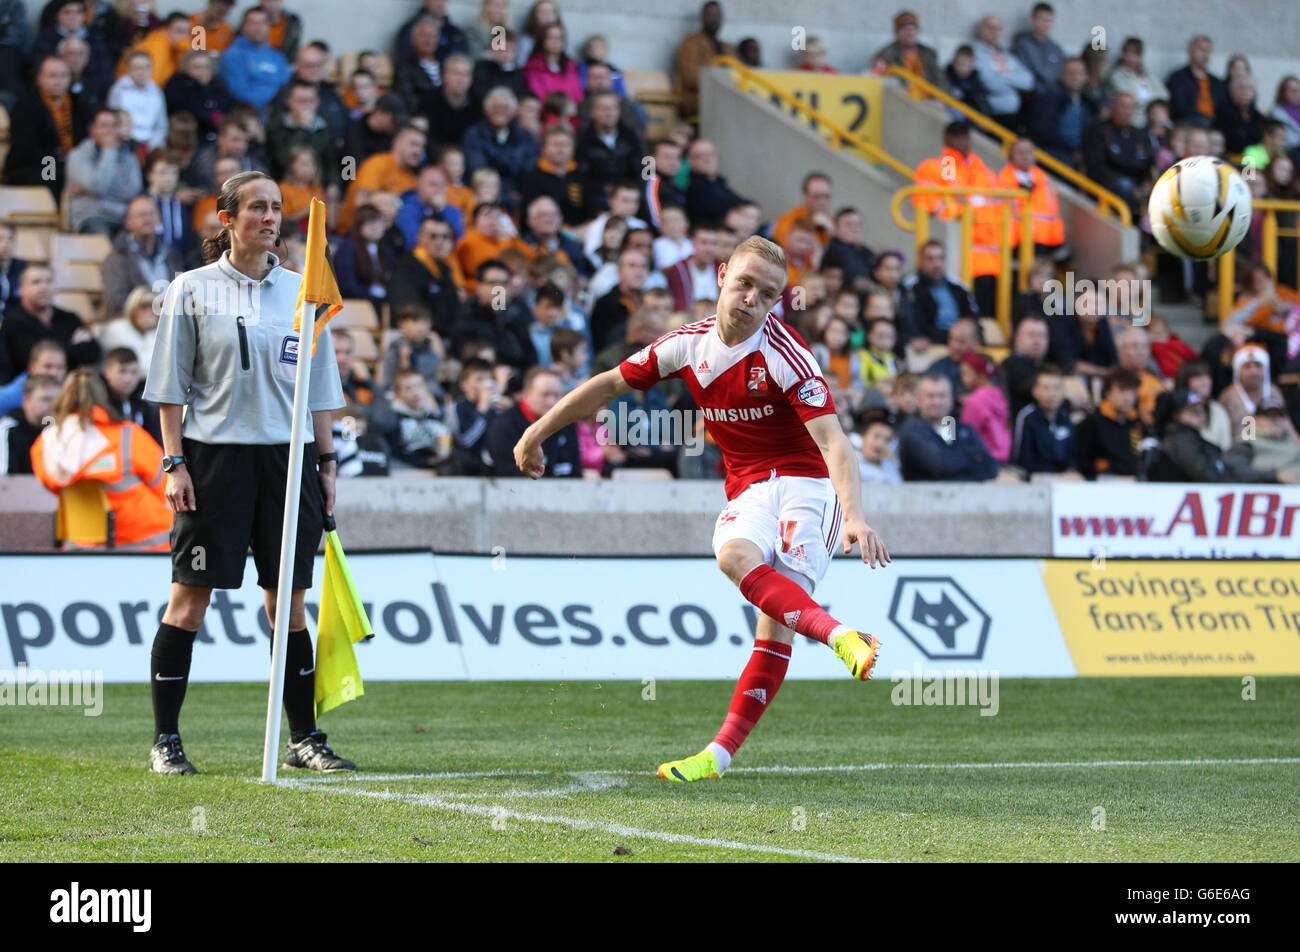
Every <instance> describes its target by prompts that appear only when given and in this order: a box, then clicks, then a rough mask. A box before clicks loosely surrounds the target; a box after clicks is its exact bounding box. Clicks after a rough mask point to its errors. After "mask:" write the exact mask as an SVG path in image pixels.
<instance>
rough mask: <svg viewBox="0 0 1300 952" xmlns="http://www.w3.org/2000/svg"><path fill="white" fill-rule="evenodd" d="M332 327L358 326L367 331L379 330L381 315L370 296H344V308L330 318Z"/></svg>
mask: <svg viewBox="0 0 1300 952" xmlns="http://www.w3.org/2000/svg"><path fill="white" fill-rule="evenodd" d="M330 326H331V327H349V328H351V327H358V328H362V329H364V330H367V331H377V330H379V315H378V314H376V313H375V306H374V305H373V304H371V303H370V300H369V299H368V298H344V299H343V310H341V311H339V312H338V313H337V314H335V315H334V317H333V318H332V319H331V320H330Z"/></svg>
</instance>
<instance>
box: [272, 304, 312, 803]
mask: <svg viewBox="0 0 1300 952" xmlns="http://www.w3.org/2000/svg"><path fill="white" fill-rule="evenodd" d="M299 316H300V318H301V326H302V331H301V333H299V335H298V371H297V378H296V380H295V382H294V387H293V425H292V426H291V427H290V429H289V479H288V483H287V485H286V486H285V490H284V527H283V530H282V535H281V539H280V579H279V584H278V585H277V586H276V594H275V631H274V633H273V635H272V641H271V689H270V693H269V696H268V698H267V701H266V742H265V745H264V746H263V748H262V782H263V783H275V775H276V769H277V765H278V763H279V759H280V758H279V756H278V755H279V750H280V705H281V704H282V703H283V701H284V665H285V655H286V654H287V652H288V643H289V611H290V608H291V607H292V605H293V563H294V553H295V552H296V551H297V543H298V500H299V499H300V498H301V496H302V457H303V432H302V430H303V426H304V422H303V421H304V420H305V418H306V416H307V413H306V410H307V388H308V386H309V385H310V383H311V350H312V338H313V337H314V336H315V331H316V305H315V304H313V303H312V302H311V301H304V302H303V304H302V308H301V310H300V311H299Z"/></svg>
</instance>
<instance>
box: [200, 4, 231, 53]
mask: <svg viewBox="0 0 1300 952" xmlns="http://www.w3.org/2000/svg"><path fill="white" fill-rule="evenodd" d="M234 5H235V0H208V5H207V6H206V7H204V8H203V9H202V10H200V11H199V12H198V13H195V14H193V15H192V16H191V17H190V29H191V31H193V30H194V28H195V27H198V28H199V29H201V30H202V32H201V33H192V35H193V36H194V38H195V39H202V41H203V43H202V46H201V47H200V49H204V50H207V51H208V52H209V53H218V54H220V53H224V52H225V51H226V47H227V46H229V45H230V44H231V43H233V42H234V41H235V28H234V27H232V26H231V25H230V24H229V23H227V22H226V17H228V16H229V15H230V8H231V7H233V6H234Z"/></svg>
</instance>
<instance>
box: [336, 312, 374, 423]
mask: <svg viewBox="0 0 1300 952" xmlns="http://www.w3.org/2000/svg"><path fill="white" fill-rule="evenodd" d="M360 333H362V334H364V333H365V331H361V332H360ZM330 336H331V337H332V338H333V341H334V361H335V363H337V364H338V368H339V381H340V382H341V383H342V384H343V399H344V400H346V401H347V402H348V404H349V405H352V406H362V407H368V406H370V404H371V403H373V402H374V398H375V390H374V387H373V386H372V385H371V381H370V373H369V371H367V370H366V365H365V364H363V363H362V362H361V361H359V360H356V359H354V358H353V355H354V354H355V353H356V344H355V343H354V342H353V340H352V332H351V331H350V330H348V329H347V328H346V327H338V328H334V331H333V333H332V334H331V335H330Z"/></svg>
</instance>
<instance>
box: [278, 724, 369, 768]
mask: <svg viewBox="0 0 1300 952" xmlns="http://www.w3.org/2000/svg"><path fill="white" fill-rule="evenodd" d="M284 766H285V767H301V768H302V769H303V770H319V771H321V773H334V772H335V771H338V770H356V769H357V765H356V764H354V763H353V762H352V761H350V760H344V759H343V758H342V757H340V756H338V755H337V754H335V753H334V751H332V750H330V745H329V744H327V743H325V734H324V732H323V731H312V732H311V733H310V734H308V735H307V736H306V737H305V738H303V739H302V740H300V741H299V742H298V743H296V744H290V745H289V749H288V750H287V751H285V754H284Z"/></svg>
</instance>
